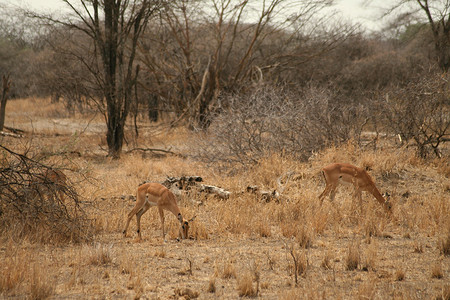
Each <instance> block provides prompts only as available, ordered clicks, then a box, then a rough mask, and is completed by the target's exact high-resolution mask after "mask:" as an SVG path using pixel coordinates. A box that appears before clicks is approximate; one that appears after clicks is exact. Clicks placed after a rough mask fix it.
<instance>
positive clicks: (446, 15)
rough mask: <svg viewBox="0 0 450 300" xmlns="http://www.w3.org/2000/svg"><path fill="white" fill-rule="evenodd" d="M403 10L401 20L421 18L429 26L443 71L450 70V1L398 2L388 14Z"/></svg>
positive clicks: (417, 0) (399, 0)
mask: <svg viewBox="0 0 450 300" xmlns="http://www.w3.org/2000/svg"><path fill="white" fill-rule="evenodd" d="M399 10H403V11H402V13H401V14H400V16H399V18H404V17H405V16H411V15H415V16H417V17H418V16H419V12H421V13H422V14H423V17H424V18H421V20H422V21H423V22H424V24H428V25H429V27H430V30H431V32H432V34H433V41H434V48H435V51H436V57H437V62H438V64H439V67H440V68H441V70H442V71H444V72H447V71H448V69H449V68H450V0H432V1H431V0H397V1H396V2H394V4H393V5H392V6H391V7H390V8H389V9H388V11H387V14H392V13H394V12H396V11H399Z"/></svg>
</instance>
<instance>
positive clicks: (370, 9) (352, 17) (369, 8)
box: [0, 0, 390, 30]
mask: <svg viewBox="0 0 450 300" xmlns="http://www.w3.org/2000/svg"><path fill="white" fill-rule="evenodd" d="M8 2H9V3H14V4H16V5H19V6H31V7H33V8H37V9H42V10H50V11H53V10H56V11H57V10H59V9H61V8H62V7H64V6H65V4H64V3H63V2H62V1H61V0H14V1H12V0H0V3H8ZM335 2H336V6H335V8H336V9H337V10H339V11H341V12H342V17H343V18H344V19H346V20H349V21H351V22H359V23H362V24H363V25H364V26H365V27H367V29H369V30H379V29H381V25H380V21H379V20H377V16H379V15H380V8H382V7H383V5H384V6H386V3H389V2H390V1H386V0H372V1H369V2H370V4H369V5H367V4H364V3H367V2H368V1H367V0H335Z"/></svg>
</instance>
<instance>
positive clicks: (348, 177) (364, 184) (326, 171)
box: [319, 163, 391, 212]
mask: <svg viewBox="0 0 450 300" xmlns="http://www.w3.org/2000/svg"><path fill="white" fill-rule="evenodd" d="M322 174H323V176H324V178H325V183H326V186H325V189H324V191H323V192H322V194H320V196H319V200H320V206H322V203H323V199H324V198H325V197H326V196H327V195H328V194H330V201H333V200H334V196H335V194H336V188H337V187H338V186H339V184H341V183H350V184H352V185H353V186H354V188H355V195H356V197H357V198H358V200H359V205H360V208H361V212H362V196H361V192H362V191H366V192H369V193H371V194H372V195H373V196H374V197H375V199H377V201H378V202H379V203H380V204H381V205H383V207H384V209H385V210H386V211H390V210H391V205H390V203H389V202H388V201H387V200H385V199H384V198H383V196H382V195H381V193H380V191H379V190H378V188H377V187H376V186H375V182H374V181H373V179H372V178H371V177H370V175H369V173H367V171H366V170H364V169H362V168H358V167H356V166H353V165H351V164H346V163H334V164H331V165H328V166H326V167H325V168H323V169H322Z"/></svg>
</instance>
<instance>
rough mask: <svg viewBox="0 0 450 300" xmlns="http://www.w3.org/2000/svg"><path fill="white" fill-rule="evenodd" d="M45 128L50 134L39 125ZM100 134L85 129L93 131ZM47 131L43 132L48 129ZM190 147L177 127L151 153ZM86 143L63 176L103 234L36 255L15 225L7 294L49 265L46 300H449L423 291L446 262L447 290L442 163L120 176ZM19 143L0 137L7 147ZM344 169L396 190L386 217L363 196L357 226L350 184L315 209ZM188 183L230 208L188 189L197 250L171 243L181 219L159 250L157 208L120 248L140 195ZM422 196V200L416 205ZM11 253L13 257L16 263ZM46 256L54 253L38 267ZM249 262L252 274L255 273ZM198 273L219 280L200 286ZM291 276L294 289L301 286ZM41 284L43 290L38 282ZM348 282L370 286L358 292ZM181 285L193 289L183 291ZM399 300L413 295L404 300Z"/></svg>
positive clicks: (268, 163)
mask: <svg viewBox="0 0 450 300" xmlns="http://www.w3.org/2000/svg"><path fill="white" fill-rule="evenodd" d="M29 101H36V100H13V101H11V103H10V104H11V107H10V111H18V110H16V107H24V106H26V105H28V104H27V103H28V102H29ZM40 101H42V103H45V105H41V106H40V108H39V109H42V111H39V109H37V110H36V113H37V114H40V115H41V116H42V118H46V116H47V114H48V113H49V112H51V111H53V110H55V109H56V108H55V107H58V106H60V105H62V104H61V103H56V104H51V103H50V102H49V101H48V100H40ZM15 105H17V106H15ZM48 106H51V107H54V108H53V109H49V108H48ZM61 120H65V119H61ZM70 120H71V122H74V123H73V125H72V126H77V125H76V122H77V121H76V120H73V121H72V119H70ZM82 120H83V118H81V119H79V120H78V122H82ZM7 121H8V119H7ZM88 121H89V120H86V122H88ZM36 122H37V121H36ZM40 124H42V125H40V126H44V124H45V123H42V122H41V123H40ZM93 124H94V123H93V121H91V125H90V126H93ZM25 128H26V127H25ZM39 129H40V130H43V128H42V127H39ZM52 130H58V132H60V134H59V135H55V136H53V135H51V134H50V133H51V132H52ZM191 135H194V136H195V135H196V133H189V132H187V131H185V130H182V129H174V130H172V131H171V132H169V133H168V134H165V135H161V136H155V137H153V143H155V144H159V143H163V142H164V143H167V142H169V143H172V144H174V145H179V144H177V143H178V141H185V140H192V141H195V140H196V138H197V137H196V138H195V139H190V138H189V136H191ZM66 137H67V134H64V131H63V129H62V128H60V127H58V128H57V129H54V128H53V129H48V131H47V133H46V135H45V136H41V138H39V139H34V140H33V141H31V144H30V143H26V145H24V147H27V149H28V148H29V149H31V150H29V153H30V154H35V153H38V152H39V151H41V150H40V149H41V148H46V149H47V150H46V151H53V152H58V150H57V148H55V147H56V146H55V145H56V144H58V143H60V142H56V141H59V140H64V139H65V138H66ZM91 138H92V135H91V133H89V132H88V131H86V132H85V133H84V134H83V135H81V136H80V137H79V141H78V142H75V143H72V144H70V145H69V146H68V147H70V148H69V149H68V150H70V151H74V152H80V153H82V156H78V155H74V156H70V155H69V156H59V157H58V162H59V165H66V166H71V167H70V168H71V170H72V169H73V170H76V172H75V171H70V172H67V173H68V177H69V179H70V182H76V190H77V192H78V196H79V199H81V201H80V202H79V205H80V208H81V209H83V211H84V212H85V215H86V217H87V218H88V219H91V220H93V222H92V226H94V227H95V232H96V234H95V236H92V238H91V240H90V241H88V242H80V243H79V244H71V245H70V246H67V247H65V246H63V247H61V246H57V245H52V244H48V243H46V242H45V240H41V242H39V243H37V244H34V243H36V240H30V239H25V240H23V241H20V240H17V239H16V238H15V235H14V234H12V232H10V231H9V230H11V229H12V228H14V227H12V226H11V227H9V228H10V229H8V231H3V232H2V235H1V236H0V238H1V240H2V242H4V245H7V246H6V248H0V254H1V255H2V259H3V261H4V262H5V263H4V264H2V265H1V266H0V268H2V269H1V270H0V271H1V274H5V275H4V276H1V277H0V287H1V291H0V293H1V295H2V296H10V295H22V296H27V295H28V296H30V297H31V282H32V281H31V280H32V279H31V278H32V276H29V275H31V274H34V271H33V270H32V267H33V266H38V265H36V264H35V263H34V262H38V261H43V262H44V264H45V272H43V270H44V269H43V268H44V267H41V268H39V269H38V270H37V271H39V274H37V273H36V274H37V275H36V276H37V277H36V278H40V279H41V281H40V283H38V281H37V279H36V280H35V281H34V291H33V293H35V294H40V295H50V297H52V296H53V295H58V296H59V295H66V296H68V295H70V294H71V293H77V291H84V292H85V293H86V292H89V293H90V294H92V295H96V294H97V295H100V294H104V292H105V291H107V290H109V289H111V291H112V290H114V292H112V294H113V295H117V296H119V297H120V296H124V297H130V298H134V297H138V296H140V297H144V296H146V297H151V296H152V295H166V296H167V297H170V296H171V295H173V294H174V290H175V289H180V291H181V292H182V291H184V290H183V289H182V288H180V286H186V287H187V286H189V288H190V289H191V290H192V291H194V293H198V298H200V299H201V298H204V297H206V298H208V297H207V295H208V294H210V293H213V294H214V295H215V297H219V298H225V299H227V298H233V299H234V298H235V297H236V296H238V295H240V294H241V295H243V297H247V296H249V297H254V296H256V295H258V297H261V298H266V297H267V298H281V299H283V297H284V298H286V299H288V298H289V297H290V296H293V295H296V296H297V297H298V296H300V295H302V297H303V296H304V297H306V298H308V297H310V298H316V297H319V296H320V297H321V296H322V295H329V294H331V293H333V295H341V296H342V297H344V296H345V297H350V298H351V297H352V295H355V294H356V293H360V294H361V295H367V296H370V295H373V294H374V293H376V294H380V295H385V296H386V297H388V295H389V293H390V292H393V290H392V289H393V287H392V282H391V281H392V280H396V281H403V280H407V282H408V284H411V286H412V288H413V289H414V286H415V284H417V286H418V289H419V288H420V287H419V286H420V285H421V284H422V283H423V282H427V286H429V287H428V288H427V290H426V294H427V295H430V297H432V296H433V295H441V294H442V292H441V283H442V280H434V281H433V282H432V283H430V282H429V281H430V279H431V278H430V277H431V276H432V275H431V272H432V269H431V266H433V264H434V263H435V262H436V260H442V263H441V264H440V266H441V271H442V276H443V278H445V276H446V274H448V272H449V270H448V265H449V264H448V259H449V256H448V255H446V254H445V253H446V252H445V251H446V249H448V247H447V246H446V245H447V243H446V241H447V235H446V234H442V232H445V233H446V228H448V226H449V225H448V224H449V223H448V220H447V218H444V216H445V215H448V214H449V211H448V209H449V206H448V205H447V204H446V203H445V201H444V202H443V201H442V199H443V198H445V195H446V193H448V192H447V191H446V190H445V189H442V188H441V185H439V184H436V182H442V183H444V182H445V181H446V177H445V175H444V173H442V172H441V171H439V170H442V165H441V164H442V163H441V162H439V161H436V163H437V164H438V165H437V166H439V167H436V169H433V168H430V163H431V164H433V163H434V162H433V161H425V160H422V159H420V158H419V159H417V158H415V159H411V157H414V152H409V153H408V152H407V151H409V150H408V149H403V150H401V151H406V152H407V153H403V154H401V155H403V156H404V157H407V158H408V159H409V162H408V160H407V162H405V161H404V160H401V161H400V160H398V159H397V158H398V155H400V154H399V152H397V150H396V151H393V152H392V153H390V151H386V152H383V151H381V150H377V151H373V150H368V149H363V148H360V147H358V146H357V145H356V144H355V143H347V144H344V145H342V146H339V147H332V148H328V149H325V150H324V151H323V152H320V153H318V154H317V155H316V156H314V157H313V158H312V159H311V160H310V161H309V162H308V163H302V162H299V161H297V160H293V159H292V158H290V157H286V156H283V155H277V154H273V155H271V156H270V157H266V158H264V159H262V160H261V161H260V162H259V163H258V164H256V165H253V166H252V167H249V168H247V169H246V170H245V172H244V171H242V172H244V173H241V172H240V171H236V173H234V174H231V175H227V176H224V175H223V174H222V173H221V172H219V171H217V170H215V169H214V168H212V167H211V166H209V165H207V164H203V163H201V162H199V161H193V160H192V159H189V158H181V157H173V156H170V155H169V156H166V157H159V158H151V159H149V158H145V157H144V158H143V157H142V156H140V155H136V154H133V153H130V154H128V155H124V156H123V157H122V158H121V159H120V163H119V164H116V163H114V164H111V163H110V162H109V161H108V160H106V159H104V158H103V157H102V154H101V153H100V154H92V153H94V150H93V149H94V148H95V147H96V146H95V145H92V144H91V143H89V142H88V141H87V140H89V139H91ZM140 138H142V139H146V138H147V136H146V134H145V132H141V137H140ZM15 141H16V140H9V139H5V138H4V139H3V143H2V145H5V146H6V145H10V144H11V142H15ZM386 142H388V141H387V140H386ZM183 143H184V142H183ZM30 145H31V146H32V147H31V148H30ZM184 145H185V144H184ZM15 147H16V148H15V149H16V151H18V150H20V149H21V148H20V145H18V146H17V145H16V146H15ZM93 147H94V148H93ZM412 151H413V150H412ZM18 152H19V151H18ZM89 153H91V154H89ZM54 159H55V156H51V158H50V160H49V158H47V159H44V161H43V162H44V163H47V162H49V161H50V162H54ZM336 160H340V161H351V162H353V163H354V164H356V165H370V166H371V167H372V170H371V174H372V175H373V177H374V180H376V182H377V184H378V185H379V186H380V190H385V189H387V190H391V191H395V192H393V193H392V196H391V201H393V203H395V206H396V208H395V210H394V211H393V213H392V217H389V216H388V215H387V214H385V213H384V211H383V210H382V208H380V207H379V206H378V205H377V203H375V201H373V199H371V198H370V197H369V196H368V195H366V194H363V206H364V212H363V214H362V215H359V210H358V214H354V213H353V212H352V210H351V209H352V206H354V203H353V202H354V200H353V197H352V195H351V190H350V189H349V190H348V191H346V190H345V188H346V187H345V186H344V187H343V188H342V192H341V190H339V191H338V193H337V195H336V199H335V201H334V202H333V203H330V202H329V201H326V202H324V204H323V206H322V208H321V209H320V210H319V208H318V200H317V197H318V195H319V194H320V192H321V191H322V190H323V187H324V182H323V180H322V178H321V177H320V176H319V173H318V170H319V169H320V167H322V166H324V165H326V164H328V163H329V162H333V161H336ZM288 170H289V171H292V172H293V173H294V174H296V175H294V176H293V177H292V179H291V180H290V181H289V182H288V184H287V185H286V187H285V189H284V192H283V197H284V198H283V201H280V202H275V201H273V202H266V201H262V200H261V199H259V198H258V197H255V195H254V194H247V193H245V192H243V191H244V190H245V187H246V186H247V185H251V184H254V183H255V182H256V183H258V184H259V185H261V186H263V187H267V188H268V189H270V188H276V180H277V178H278V177H279V176H280V174H283V173H285V172H286V171H288ZM181 174H192V175H201V176H202V177H203V179H204V180H205V181H206V182H207V183H211V184H213V185H217V186H221V187H224V188H226V189H227V190H229V191H230V192H232V196H231V197H230V198H229V199H228V200H222V199H216V198H214V197H213V196H208V195H205V194H202V193H200V192H198V191H196V190H194V189H192V190H189V191H188V192H187V193H186V194H183V195H182V196H181V197H180V199H179V207H180V209H181V210H182V212H183V214H185V215H186V216H188V217H193V216H197V217H196V220H195V221H194V222H192V227H191V235H192V238H193V239H191V240H184V241H182V242H176V240H175V239H176V237H177V236H178V235H177V233H178V231H177V229H178V221H177V220H176V218H174V217H172V216H169V215H168V216H166V220H165V224H166V228H167V229H168V232H169V233H171V232H172V233H173V234H172V233H171V234H169V236H168V242H167V243H163V242H162V239H161V234H160V230H161V229H160V226H161V223H160V220H159V215H158V212H157V210H154V211H153V210H149V212H147V214H146V215H145V216H144V217H143V218H142V227H141V228H142V230H145V234H144V240H143V241H142V242H140V243H137V242H136V237H137V235H136V232H135V228H136V227H135V226H136V224H135V221H134V220H133V222H132V223H131V225H130V233H129V235H130V237H128V238H123V236H122V234H121V232H122V230H123V226H124V223H125V218H126V215H127V213H128V212H129V210H130V209H131V208H132V206H133V205H134V203H133V200H132V198H130V197H129V195H133V194H134V193H135V191H136V187H137V186H138V185H139V183H141V182H142V181H143V180H148V179H150V180H154V181H160V182H161V181H163V180H164V179H165V177H166V176H167V175H181ZM244 174H245V175H244ZM415 174H416V175H415ZM78 176H81V179H82V180H80V178H79V177H78ZM86 176H87V177H88V180H86ZM394 181H395V183H394ZM403 184H406V185H407V189H408V191H409V193H410V195H409V196H408V198H405V197H403V196H402V193H403V192H402V186H403ZM421 193H425V194H424V195H423V197H418V196H417V195H421ZM425 198H426V201H425V200H423V199H425ZM430 214H431V215H430ZM425 216H431V218H429V217H425ZM14 226H18V225H14ZM405 232H406V233H408V234H405ZM38 233H39V232H38ZM356 241H357V242H356ZM29 243H33V244H32V245H33V246H32V247H30V244H29ZM42 243H43V244H42ZM59 245H61V244H59ZM432 245H435V246H434V249H436V247H437V249H436V251H428V249H429V247H432ZM286 247H287V248H286ZM289 247H291V248H292V250H293V251H292V254H291V253H290V250H289V249H290V248H289ZM432 248H433V247H432ZM7 249H17V251H16V252H15V253H16V254H13V252H10V251H7ZM398 249H405V250H404V251H406V252H411V253H414V252H415V254H414V255H416V256H417V255H420V262H419V263H418V262H414V263H412V262H411V263H410V262H409V261H408V260H406V261H405V260H403V259H402V257H404V255H400V256H398ZM49 250H51V252H49ZM48 253H52V255H51V256H49V257H47V258H46V259H43V258H42V257H43V256H46V255H48ZM187 258H188V259H187ZM189 261H191V262H192V263H191V264H190V263H189ZM249 261H253V262H257V263H253V264H254V267H251V266H249V265H248V262H249ZM392 266H394V267H392ZM415 268H421V269H423V270H427V271H426V272H422V273H423V275H421V276H423V277H420V276H417V275H415V274H416V272H410V270H414V269H415ZM199 270H200V271H199ZM349 270H352V273H350V272H349ZM406 270H408V273H407V274H406ZM365 271H367V272H365ZM60 272H62V273H60ZM204 273H207V274H211V275H212V276H211V277H208V278H206V277H204V276H203V275H202V274H204ZM422 273H421V274H422ZM27 274H29V275H27ZM58 274H62V275H58ZM349 274H354V275H349ZM44 275H45V276H44ZM406 275H408V277H407V278H406ZM372 276H376V278H377V281H376V282H377V283H376V285H373V284H372V282H373V280H374V279H373V277H372ZM295 277H297V286H296V287H295V288H294V285H295ZM148 278H151V280H149V279H148ZM319 278H326V279H327V282H328V281H329V282H330V283H329V284H325V285H322V283H320V284H319V282H322V281H320V280H319ZM33 280H34V279H33ZM45 280H47V283H45V284H44V281H45ZM316 280H318V281H316ZM337 280H339V281H341V282H342V286H343V288H342V289H336V287H335V286H334V285H333V284H332V282H335V281H337ZM354 280H358V281H361V282H362V283H363V284H362V285H360V286H359V287H355V286H354V284H353V281H354ZM303 281H308V282H310V284H313V285H315V286H316V287H317V288H318V291H316V292H311V291H308V290H305V289H304V288H303V284H302V282H303ZM180 282H183V283H186V284H183V285H180ZM269 282H270V284H268V283H269ZM41 283H42V284H41ZM286 285H288V286H292V290H289V291H285V289H286ZM99 286H103V287H104V288H99ZM119 286H122V287H125V288H120V287H119ZM162 286H167V287H168V289H164V288H161V287H162ZM319 286H320V287H319ZM402 293H404V295H406V294H407V293H409V291H403V292H402ZM405 293H406V294H405ZM244 295H247V296H244Z"/></svg>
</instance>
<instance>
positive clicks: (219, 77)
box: [142, 0, 344, 129]
mask: <svg viewBox="0 0 450 300" xmlns="http://www.w3.org/2000/svg"><path fill="white" fill-rule="evenodd" d="M331 4H332V1H330V0H308V1H290V0H289V1H288V0H270V1H269V0H267V1H239V2H238V1H233V0H201V1H198V0H197V1H192V0H190V1H189V0H184V1H176V2H173V3H172V4H171V6H170V7H169V8H168V9H167V10H165V11H164V13H163V14H162V18H161V21H160V23H159V24H155V26H152V28H153V29H158V30H155V31H153V32H152V33H151V34H150V35H149V36H146V37H145V39H144V41H143V45H142V49H143V50H144V51H143V58H142V60H143V62H144V65H145V68H146V70H144V71H145V72H146V73H147V76H148V79H147V80H148V81H149V82H153V83H154V85H151V86H150V87H151V88H152V90H151V93H154V94H158V95H159V97H160V98H162V99H165V100H166V102H171V103H172V108H173V110H174V111H175V112H176V115H177V120H188V123H189V125H190V126H192V127H199V128H203V129H205V128H207V127H208V126H209V125H210V122H211V118H212V117H213V116H214V115H215V114H216V113H218V111H220V110H221V109H222V107H223V105H224V103H221V102H220V100H221V99H222V98H220V97H219V96H220V94H221V93H223V92H245V91H248V90H249V88H250V87H251V86H252V82H255V81H261V80H263V79H264V76H267V77H269V76H272V78H274V80H276V79H277V75H276V74H275V73H277V72H281V71H285V70H286V69H288V68H294V67H295V65H298V64H300V63H301V61H303V62H304V61H306V60H308V59H310V58H311V57H314V56H315V55H319V53H320V52H321V51H324V50H325V49H327V48H328V49H329V48H330V47H332V45H333V43H334V42H336V40H338V38H337V35H330V36H329V37H330V38H329V39H328V38H325V39H323V43H322V44H321V45H320V46H319V45H318V44H316V47H315V48H314V53H312V52H311V53H308V54H307V53H305V52H303V53H301V54H300V53H299V52H298V51H299V45H306V44H307V43H308V42H311V40H312V39H313V38H312V37H313V36H314V37H316V38H318V37H319V36H321V37H324V35H322V33H324V31H321V30H319V28H320V26H321V25H323V24H324V22H325V20H326V18H325V17H323V18H316V17H317V16H318V15H321V14H319V12H320V11H321V10H322V9H323V8H325V7H327V6H329V5H331ZM204 7H208V8H210V9H208V10H207V9H204ZM342 35H344V34H342ZM149 45H152V46H153V47H150V46H149ZM294 60H295V63H293V61H294ZM255 79H256V80H255ZM222 100H223V99H222Z"/></svg>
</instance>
